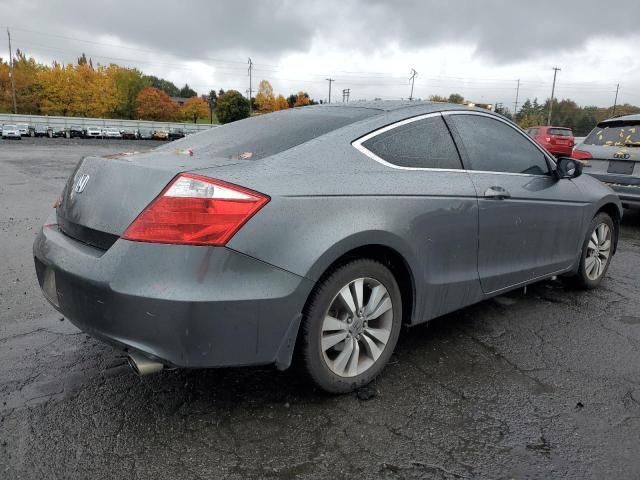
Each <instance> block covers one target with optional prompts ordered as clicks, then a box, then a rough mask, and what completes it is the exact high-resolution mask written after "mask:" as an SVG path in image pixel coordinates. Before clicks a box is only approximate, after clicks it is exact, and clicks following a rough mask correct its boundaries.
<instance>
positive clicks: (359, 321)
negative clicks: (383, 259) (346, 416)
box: [300, 259, 402, 393]
mask: <svg viewBox="0 0 640 480" xmlns="http://www.w3.org/2000/svg"><path fill="white" fill-rule="evenodd" d="M401 325H402V296H401V294H400V288H399V287H398V283H397V281H396V279H395V277H394V276H393V274H392V273H391V271H390V270H389V269H388V268H387V267H385V266H384V265H382V264H381V263H379V262H377V261H375V260H369V259H361V260H354V261H351V262H349V263H347V264H345V265H342V266H340V267H338V268H337V269H335V270H333V271H332V272H330V273H329V274H328V275H327V276H325V278H324V279H323V280H321V281H320V283H319V284H318V285H317V286H316V288H315V289H314V291H313V292H312V294H311V297H310V299H309V301H308V303H307V306H306V308H305V311H304V317H303V321H302V327H301V341H300V347H301V355H302V363H303V365H304V368H305V370H306V373H307V374H308V376H309V378H310V379H311V381H312V382H313V383H315V384H316V385H317V386H318V387H320V388H321V389H322V390H324V391H326V392H329V393H346V392H350V391H352V390H355V389H357V388H359V387H361V386H364V385H366V384H368V383H369V382H371V381H372V380H373V379H374V378H375V377H376V376H377V375H378V374H379V373H380V372H381V371H382V369H383V368H384V367H385V365H386V364H387V362H388V361H389V358H390V357H391V355H392V353H393V350H394V348H395V346H396V343H397V341H398V336H399V334H400V327H401Z"/></svg>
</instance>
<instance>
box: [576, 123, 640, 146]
mask: <svg viewBox="0 0 640 480" xmlns="http://www.w3.org/2000/svg"><path fill="white" fill-rule="evenodd" d="M584 143H585V144H586V145H608V146H613V147H624V146H628V147H634V146H635V147H640V123H639V122H631V123H630V122H611V123H606V124H604V125H598V126H597V127H596V128H594V129H593V130H592V131H591V133H590V134H589V136H588V137H587V138H585V139H584Z"/></svg>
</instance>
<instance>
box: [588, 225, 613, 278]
mask: <svg viewBox="0 0 640 480" xmlns="http://www.w3.org/2000/svg"><path fill="white" fill-rule="evenodd" d="M610 256H611V228H609V225H607V224H606V223H600V224H598V225H596V227H595V228H594V229H593V232H592V233H591V238H589V243H588V244H587V256H586V258H585V261H584V269H585V273H586V275H587V277H588V278H589V280H597V279H598V278H600V276H601V275H602V274H603V272H604V270H605V268H606V267H607V263H609V258H610Z"/></svg>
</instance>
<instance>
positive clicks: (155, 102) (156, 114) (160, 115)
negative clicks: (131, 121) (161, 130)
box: [136, 87, 178, 122]
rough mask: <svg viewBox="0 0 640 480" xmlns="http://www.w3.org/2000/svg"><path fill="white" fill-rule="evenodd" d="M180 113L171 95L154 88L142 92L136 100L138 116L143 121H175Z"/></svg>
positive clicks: (147, 88)
mask: <svg viewBox="0 0 640 480" xmlns="http://www.w3.org/2000/svg"><path fill="white" fill-rule="evenodd" d="M177 113H178V104H177V103H175V102H174V101H173V100H171V98H169V95H167V94H166V93H164V92H163V91H162V90H159V89H157V88H154V87H145V88H143V89H142V90H140V93H139V94H138V96H137V98H136V115H137V116H138V118H139V119H141V120H158V121H163V122H167V121H170V120H174V119H175V118H176V116H177Z"/></svg>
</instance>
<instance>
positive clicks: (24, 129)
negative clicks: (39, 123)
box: [15, 123, 29, 137]
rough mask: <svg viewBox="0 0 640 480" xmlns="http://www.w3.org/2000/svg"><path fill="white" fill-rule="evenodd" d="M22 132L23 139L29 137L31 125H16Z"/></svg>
mask: <svg viewBox="0 0 640 480" xmlns="http://www.w3.org/2000/svg"><path fill="white" fill-rule="evenodd" d="M15 126H16V127H17V128H18V130H20V135H21V136H23V137H27V136H29V125H27V124H26V123H16V125H15Z"/></svg>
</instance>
